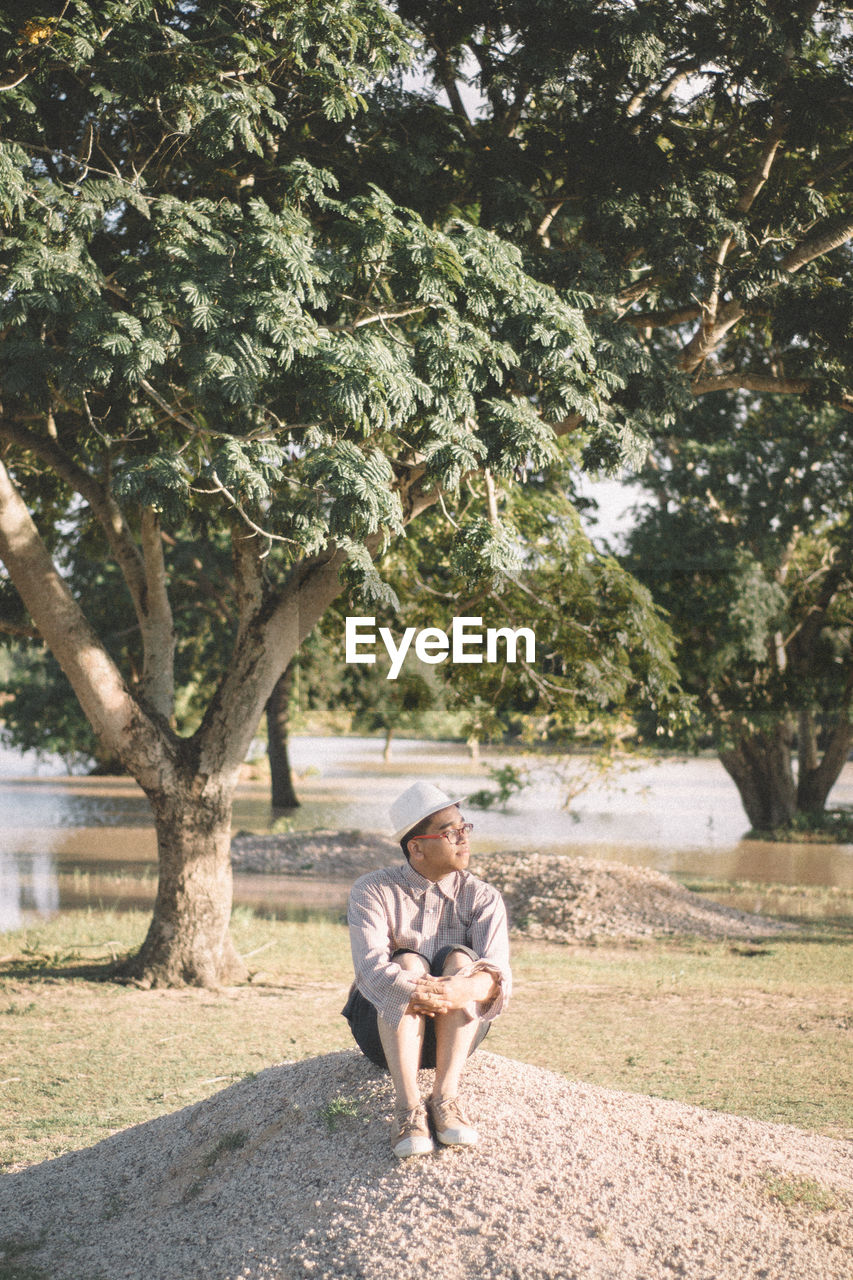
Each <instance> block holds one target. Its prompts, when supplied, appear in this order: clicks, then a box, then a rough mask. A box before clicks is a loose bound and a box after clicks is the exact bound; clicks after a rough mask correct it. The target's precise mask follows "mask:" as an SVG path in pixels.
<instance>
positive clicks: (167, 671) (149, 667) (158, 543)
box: [141, 507, 175, 720]
mask: <svg viewBox="0 0 853 1280" xmlns="http://www.w3.org/2000/svg"><path fill="white" fill-rule="evenodd" d="M142 557H143V562H144V565H145V582H146V598H145V606H146V607H145V611H144V617H143V619H142V621H141V630H142V644H143V664H142V694H143V696H144V698H145V700H146V703H147V704H148V705H149V706H151V707H153V708H154V710H155V711H157V712H158V713H159V714H160V715H161V716H163V718H164V719H165V720H170V719H171V717H172V714H173V712H174V709H175V628H174V621H173V618H172V606H171V602H170V600H169V587H168V576H167V573H166V561H165V557H164V555H163V538H162V534H161V530H160V519H159V516H158V515H157V513H156V511H154V509H153V508H152V507H146V508H145V510H144V511H143V512H142Z"/></svg>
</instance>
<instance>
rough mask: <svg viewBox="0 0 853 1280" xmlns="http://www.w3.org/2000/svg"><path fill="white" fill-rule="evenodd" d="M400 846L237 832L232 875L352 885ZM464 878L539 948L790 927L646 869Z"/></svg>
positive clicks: (540, 857) (479, 859) (481, 865)
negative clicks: (483, 885) (483, 889)
mask: <svg viewBox="0 0 853 1280" xmlns="http://www.w3.org/2000/svg"><path fill="white" fill-rule="evenodd" d="M400 857H401V854H400V846H399V845H398V844H395V843H394V842H393V841H391V840H387V839H385V838H384V837H383V836H378V835H372V834H371V833H369V832H362V831H310V832H304V831H300V832H293V833H292V834H289V835H276V836H259V835H252V834H250V833H248V832H238V834H237V835H236V836H235V837H234V840H233V841H232V844H231V859H232V863H233V865H234V869H235V871H248V872H259V873H264V872H266V873H268V874H269V873H278V874H284V875H292V876H300V877H305V876H310V877H317V878H322V879H323V880H334V881H346V882H347V883H352V881H353V880H355V879H356V878H357V877H358V876H360V875H363V874H364V873H365V872H366V871H373V870H374V869H375V868H376V867H385V866H388V865H389V864H390V863H393V862H399V860H400ZM471 870H472V871H473V872H474V874H475V875H478V876H480V877H481V878H482V879H484V880H488V881H489V882H490V883H491V884H493V885H495V887H496V888H498V889H500V891H501V893H502V894H503V896H504V899H505V901H506V905H507V911H508V913H509V918H510V925H511V927H512V929H513V932H515V933H516V934H518V935H520V936H523V937H528V938H544V939H547V940H548V941H549V942H576V941H593V940H595V939H596V938H648V937H656V936H675V935H679V936H687V935H692V936H693V937H699V938H708V939H713V938H756V937H767V936H770V935H772V934H775V933H781V932H784V931H787V930H789V929H790V928H791V926H790V925H786V924H780V923H779V922H778V921H773V920H767V919H765V918H764V917H763V916H756V915H748V914H747V913H746V912H744V911H737V910H735V908H734V907H726V906H722V905H720V904H718V903H716V902H710V901H708V900H707V899H705V898H703V897H702V896H701V895H700V894H698V893H691V892H690V891H689V890H688V889H684V888H683V887H682V886H681V885H680V884H678V883H677V881H675V880H672V879H671V878H670V877H669V876H666V875H663V874H662V873H661V872H659V871H652V870H650V869H649V868H647V867H627V866H623V865H622V864H621V863H618V862H598V861H595V860H594V859H592V858H574V857H563V856H561V855H559V854H542V853H494V854H484V855H481V856H478V855H473V856H472V858H471Z"/></svg>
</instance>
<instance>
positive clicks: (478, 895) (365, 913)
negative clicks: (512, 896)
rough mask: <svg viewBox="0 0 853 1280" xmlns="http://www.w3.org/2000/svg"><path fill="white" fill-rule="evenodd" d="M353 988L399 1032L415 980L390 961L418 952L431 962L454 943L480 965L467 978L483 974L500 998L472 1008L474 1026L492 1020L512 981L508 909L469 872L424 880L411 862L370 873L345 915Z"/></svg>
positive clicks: (469, 970)
mask: <svg viewBox="0 0 853 1280" xmlns="http://www.w3.org/2000/svg"><path fill="white" fill-rule="evenodd" d="M347 920H348V923H349V932H350V943H351V945H352V958H353V964H354V966H355V984H356V986H357V987H358V989H359V991H360V992H361V994H362V995H363V996H365V997H366V998H367V999H368V1000H369V1001H370V1002H371V1004H373V1005H375V1006H376V1008H377V1009H378V1011H379V1012H380V1013H381V1015H382V1017H383V1018H384V1019H385V1020H386V1022H388V1023H390V1025H391V1026H392V1027H396V1026H399V1024H400V1022H401V1020H402V1017H403V1014H404V1013H405V1012H406V1009H407V1007H408V1004H409V1001H410V1000H411V998H412V994H413V991H414V987H415V983H416V982H417V975H416V974H414V973H411V972H406V971H405V970H403V969H402V968H401V967H400V965H399V964H397V963H396V962H395V961H393V960H392V959H391V956H392V955H393V954H394V952H395V951H399V950H401V949H406V950H409V951H419V952H420V953H421V954H422V955H424V956H426V958H427V960H432V958H433V956H434V955H435V954H436V952H438V951H439V950H440V949H441V948H442V947H445V946H448V945H450V944H452V943H457V944H462V945H463V946H466V947H470V948H471V950H472V951H474V952H475V953H476V955H478V956H479V957H480V959H479V960H478V961H476V962H473V961H472V963H471V965H470V966H467V967H466V968H465V969H464V970H463V971H462V972H463V973H466V974H468V973H476V972H477V971H478V970H481V969H485V970H487V971H488V972H489V973H491V974H492V975H493V976H494V977H495V979H496V980H497V982H498V984H499V986H500V990H499V992H498V994H497V996H495V997H494V998H493V999H492V1000H491V1001H489V1002H486V1003H484V1004H479V1003H477V1004H475V1003H474V1002H472V1003H471V1004H470V1005H469V1006H468V1007H467V1010H466V1012H467V1013H468V1016H469V1018H484V1019H487V1020H491V1019H492V1018H496V1017H497V1015H498V1014H499V1013H500V1012H501V1011H502V1010H503V1009H504V1008H505V1007H506V1003H507V1000H508V999H509V994H510V988H511V984H512V976H511V973H510V967H509V939H508V937H507V922H506V909H505V908H504V903H503V898H502V897H501V895H500V894H499V893H498V891H497V889H494V888H492V886H491V885H489V884H486V883H485V881H483V880H478V879H477V877H476V876H472V875H471V874H470V872H468V871H451V872H450V874H449V875H446V876H444V877H443V879H441V880H438V881H437V882H433V881H431V880H427V879H425V877H424V876H422V875H420V874H419V873H418V872H417V871H415V870H414V868H413V867H411V866H410V865H409V863H407V862H403V863H400V864H398V865H396V866H393V867H384V868H383V869H382V870H381V871H371V872H369V873H368V874H367V875H366V876H362V877H361V878H360V879H359V880H356V882H355V884H354V885H353V887H352V891H351V892H350V898H349V910H348V912H347Z"/></svg>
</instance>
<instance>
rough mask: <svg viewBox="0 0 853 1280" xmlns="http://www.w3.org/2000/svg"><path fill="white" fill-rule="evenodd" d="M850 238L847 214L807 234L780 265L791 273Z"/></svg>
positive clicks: (852, 227) (851, 222)
mask: <svg viewBox="0 0 853 1280" xmlns="http://www.w3.org/2000/svg"><path fill="white" fill-rule="evenodd" d="M851 239H853V216H850V215H848V216H847V217H845V218H844V220H843V221H841V222H836V223H835V224H834V225H831V226H828V227H824V229H823V230H822V231H818V232H816V233H815V234H814V235H811V236H809V237H808V239H807V240H804V241H803V242H802V244H799V245H797V247H796V249H792V250H791V252H790V253H789V254H787V255H786V256H785V257H784V258H783V259H782V262H781V264H780V265H781V266H782V267H783V268H784V269H785V271H787V272H789V273H790V274H791V275H793V274H794V272H795V271H799V270H800V268H801V267H805V266H806V265H807V264H808V263H809V262H814V260H815V258H822V257H823V256H824V255H825V254H827V253H832V251H833V249H840V248H841V246H842V245H843V244H846V243H847V241H848V240H851Z"/></svg>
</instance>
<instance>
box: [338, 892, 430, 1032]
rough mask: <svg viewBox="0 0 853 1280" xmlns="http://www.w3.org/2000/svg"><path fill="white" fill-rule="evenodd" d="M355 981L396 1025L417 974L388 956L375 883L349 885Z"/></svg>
mask: <svg viewBox="0 0 853 1280" xmlns="http://www.w3.org/2000/svg"><path fill="white" fill-rule="evenodd" d="M347 923H348V924H349V936H350V946H351V948H352V962H353V967H354V968H355V981H356V986H357V987H358V989H359V991H360V992H361V994H362V995H363V996H364V997H365V998H366V999H368V1000H369V1001H370V1003H371V1004H372V1005H375V1006H376V1009H377V1011H378V1012H379V1013H380V1014H381V1015H382V1017H383V1018H384V1019H385V1021H386V1022H388V1023H390V1025H391V1026H392V1027H398V1026H399V1025H400V1023H401V1021H402V1019H403V1014H404V1013H405V1012H406V1009H407V1008H408V1006H409V1001H410V1000H411V998H412V995H413V994H414V989H415V983H416V982H417V975H416V974H414V973H408V972H406V971H405V970H404V969H402V968H401V966H400V965H399V964H397V963H396V961H392V959H391V928H390V922H389V920H388V913H387V911H386V908H385V903H384V901H383V896H382V892H381V890H380V889H379V888H378V886H376V885H373V886H371V885H361V884H359V883H358V882H356V883H355V884H354V885H353V887H352V892H351V893H350V898H349V907H348V909H347Z"/></svg>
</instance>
